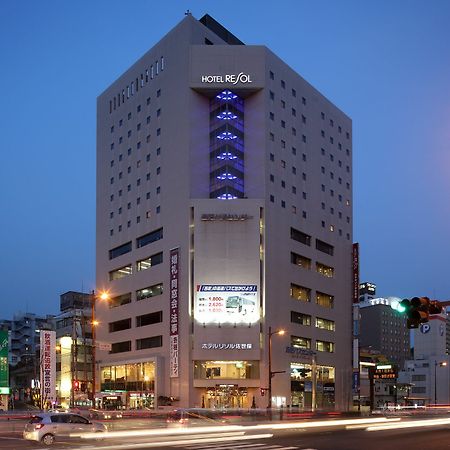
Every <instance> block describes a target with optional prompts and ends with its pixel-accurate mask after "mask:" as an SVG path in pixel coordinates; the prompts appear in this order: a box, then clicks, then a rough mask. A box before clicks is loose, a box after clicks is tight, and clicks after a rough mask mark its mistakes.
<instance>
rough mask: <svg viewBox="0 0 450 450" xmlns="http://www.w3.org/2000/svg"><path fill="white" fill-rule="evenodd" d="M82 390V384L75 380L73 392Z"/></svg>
mask: <svg viewBox="0 0 450 450" xmlns="http://www.w3.org/2000/svg"><path fill="white" fill-rule="evenodd" d="M79 388H80V382H79V381H78V380H73V390H74V391H78V389H79Z"/></svg>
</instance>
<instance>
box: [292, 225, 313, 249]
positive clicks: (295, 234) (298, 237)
mask: <svg viewBox="0 0 450 450" xmlns="http://www.w3.org/2000/svg"><path fill="white" fill-rule="evenodd" d="M291 239H293V240H294V241H297V242H301V243H302V244H305V245H307V246H310V245H311V236H309V235H308V234H306V233H303V232H302V231H299V230H296V229H295V228H291Z"/></svg>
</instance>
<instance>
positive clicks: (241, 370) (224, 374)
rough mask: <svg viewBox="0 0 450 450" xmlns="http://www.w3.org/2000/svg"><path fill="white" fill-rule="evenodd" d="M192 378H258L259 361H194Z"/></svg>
mask: <svg viewBox="0 0 450 450" xmlns="http://www.w3.org/2000/svg"><path fill="white" fill-rule="evenodd" d="M194 378H195V379H197V380H198V379H201V380H210V379H216V380H217V379H219V380H220V379H228V380H239V379H258V378H259V361H194Z"/></svg>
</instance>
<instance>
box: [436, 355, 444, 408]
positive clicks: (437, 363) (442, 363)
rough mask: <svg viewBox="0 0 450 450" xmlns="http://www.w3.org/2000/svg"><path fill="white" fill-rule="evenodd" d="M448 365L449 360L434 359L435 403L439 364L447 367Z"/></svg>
mask: <svg viewBox="0 0 450 450" xmlns="http://www.w3.org/2000/svg"><path fill="white" fill-rule="evenodd" d="M446 365H447V361H442V362H437V361H436V360H434V404H435V405H436V404H437V370H436V369H437V366H439V367H445V366H446Z"/></svg>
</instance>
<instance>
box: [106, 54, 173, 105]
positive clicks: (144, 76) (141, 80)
mask: <svg viewBox="0 0 450 450" xmlns="http://www.w3.org/2000/svg"><path fill="white" fill-rule="evenodd" d="M164 66H165V62H164V56H161V58H160V59H158V60H157V61H155V63H154V64H152V65H151V66H150V67H149V68H148V69H145V71H144V72H143V73H141V74H140V77H136V78H135V79H134V80H133V81H132V82H131V83H130V84H128V85H127V87H126V88H125V89H122V91H121V92H119V93H118V94H117V95H115V96H114V97H113V98H112V99H111V100H110V101H109V113H110V114H111V113H112V112H113V110H114V111H115V110H116V108H119V106H120V105H123V104H124V103H125V101H126V100H128V99H129V98H130V97H132V96H133V95H134V94H135V93H137V92H138V91H139V88H143V87H144V86H145V84H147V83H148V82H149V81H150V80H153V78H154V77H155V76H157V75H159V73H160V71H161V72H162V71H163V70H164Z"/></svg>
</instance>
